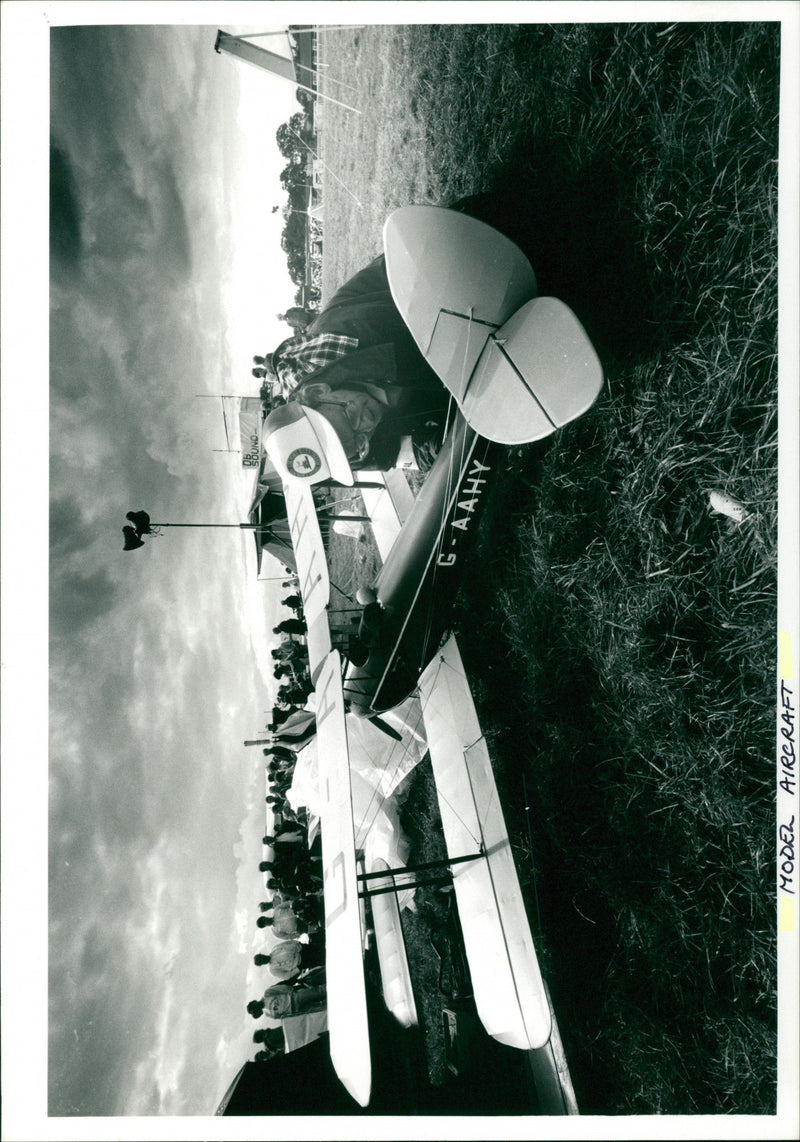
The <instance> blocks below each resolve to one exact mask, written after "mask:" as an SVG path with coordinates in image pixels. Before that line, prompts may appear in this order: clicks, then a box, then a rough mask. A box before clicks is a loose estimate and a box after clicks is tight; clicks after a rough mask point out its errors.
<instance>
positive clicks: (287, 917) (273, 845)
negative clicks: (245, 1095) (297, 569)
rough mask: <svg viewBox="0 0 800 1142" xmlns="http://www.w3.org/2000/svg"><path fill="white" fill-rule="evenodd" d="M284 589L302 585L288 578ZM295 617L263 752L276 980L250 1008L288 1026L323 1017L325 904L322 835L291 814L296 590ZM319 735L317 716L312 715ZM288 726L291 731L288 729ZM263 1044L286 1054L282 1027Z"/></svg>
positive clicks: (287, 629) (304, 683)
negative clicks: (296, 1020) (289, 1021)
mask: <svg viewBox="0 0 800 1142" xmlns="http://www.w3.org/2000/svg"><path fill="white" fill-rule="evenodd" d="M283 585H284V587H293V586H296V580H291V579H290V580H287V581H285V582H284V584H283ZM281 602H282V604H283V606H284V607H286V608H288V609H289V610H290V611H291V612H292V617H291V618H289V619H285V620H283V622H281V623H278V625H277V626H276V627H275V628H274V633H276V634H279V635H280V636H281V642H280V643H279V644H278V646H277V647H275V648H274V649H273V651H272V657H273V660H274V663H275V665H274V668H273V673H274V676H275V678H277V679H279V681H280V686H279V687H278V691H277V695H276V702H275V705H274V706H273V708H272V721H271V722H270V723H269V725H268V729H269V730H270V732H271V734H272V740H271V742H270V744H269V746H268V747H267V748H265V749H264V750H263V753H264V756H265V758H266V759H268V760H267V763H266V776H267V794H266V803H267V804H268V805H269V806H270V809H271V817H272V821H273V825H272V831H271V832H270V833H267V834H265V835H264V836H263V837H262V843H263V845H264V847H265V848H266V849H267V850H268V853H269V855H268V856H267V857H266V858H265V859H264V860H262V861H260V863H259V866H258V867H259V871H260V872H262V873H264V874H265V884H266V888H267V891H268V892H269V899H267V900H263V901H261V903H260V904H259V912H260V915H259V916H258V918H257V920H256V924H257V927H258V928H259V929H260V930H262V931H264V933H265V935H266V934H267V933H269V934H271V936H272V937H273V940H275V938H276V937H277V939H276V940H275V942H273V943H272V944H271V946H270V947H269V949H268V950H267V951H264V952H259V953H257V954H256V955H255V957H254V963H255V965H256V967H265V968H267V969H268V971H269V973H270V975H271V976H272V978H273V979H274V980H275V981H276V982H275V983H273V984H271V985H270V986H268V987H267V988H266V990H265V991H264V993H263V995H262V996H261V998H260V999H253V1000H251V1001H250V1002H249V1003H248V1004H247V1011H248V1013H249V1014H250V1015H252V1017H253V1018H254V1019H261V1018H262V1017H267V1018H270V1019H276V1020H283V1019H288V1018H291V1017H293V1016H296V1015H307V1014H311V1013H314V1012H320V1011H324V1010H325V1007H326V990H325V967H324V965H325V934H324V930H325V923H324V906H323V899H322V887H323V878H322V849H321V842H320V838H319V836H317V837H315V838H314V839H313V840H312V842H311V843H309V839H308V820H307V816H306V812H305V810H304V809H302V808H297V809H295V808H293V807H292V805H291V804H290V803H289V801H288V798H287V793H288V790H289V788H290V786H291V784H292V780H293V777H294V769H295V763H296V761H297V752H296V749H297V746H298V745H299V744H301V742H302V741H303V740H306V738H307V736H308V735H307V734H302V733H301V734H300V735H299V737H298V734H297V733H296V732H292V730H293V729H294V728H295V725H294V723H293V722H292V716H293V715H296V714H298V713H300V712H301V711H302V710H303V708H304V706H305V704H306V702H307V700H308V697H309V695H310V693H311V691H312V685H311V678H310V673H309V664H308V653H307V650H306V646H305V641H304V639H303V636H304V635H305V633H306V625H305V620H304V617H303V604H302V599H301V597H300V595H299V593H297V591H296V590H295V591H294V592H293V593H291V594H289V595H287V596H286V597H285V598H284V599H282V600H281ZM308 720H309V731H310V732H313V716H312V715H309V719H308ZM287 723H289V725H288V726H287ZM253 1041H254V1043H257V1044H259V1045H260V1050H259V1051H258V1052H257V1053H256V1056H255V1058H256V1059H267V1058H271V1057H272V1056H273V1055H275V1054H278V1053H281V1052H282V1051H283V1049H284V1038H283V1031H282V1029H281V1028H270V1027H267V1028H264V1027H261V1028H259V1029H258V1030H257V1031H256V1032H255V1033H254V1035H253Z"/></svg>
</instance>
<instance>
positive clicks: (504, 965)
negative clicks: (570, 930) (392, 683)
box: [419, 638, 551, 1050]
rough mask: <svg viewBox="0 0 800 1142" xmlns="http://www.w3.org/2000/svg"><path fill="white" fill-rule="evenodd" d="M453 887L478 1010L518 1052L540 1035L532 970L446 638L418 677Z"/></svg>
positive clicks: (463, 686)
mask: <svg viewBox="0 0 800 1142" xmlns="http://www.w3.org/2000/svg"><path fill="white" fill-rule="evenodd" d="M419 690H420V696H421V699H422V709H423V716H424V720H425V731H426V734H427V737H428V747H429V749H430V755H431V762H432V765H433V774H434V779H435V781H436V789H437V793H438V796H439V808H440V811H441V816H442V826H443V829H444V835H445V841H446V843H447V852H448V855H449V856H450V857H460V856H466V855H469V854H470V853H474V852H476V851H478V849H479V846H483V852H484V857H483V858H481V859H478V860H473V861H469V862H465V863H463V864H456V865H454V866H453V886H454V889H455V894H456V901H457V904H458V911H459V916H460V918H461V927H462V930H463V933H464V945H465V949H466V953H467V960H468V962H469V969H470V975H471V977H472V986H473V992H474V997H475V1004H476V1007H477V1009H478V1014H479V1016H480V1018H481V1022H482V1023H483V1025H484V1027H485V1028H486V1030H487V1031H488V1032H489V1034H490V1035H492V1036H493V1037H494V1038H495V1039H498V1040H499V1041H500V1042H501V1043H505V1044H507V1045H508V1046H512V1047H519V1048H521V1049H523V1050H533V1049H536V1048H539V1047H542V1046H543V1045H544V1044H545V1043H546V1042H547V1041H548V1039H549V1037H550V1031H551V1015H550V1007H549V1004H548V1001H547V994H546V991H545V988H544V983H543V981H542V976H541V973H540V970H539V963H538V959H537V956H536V949H535V947H534V944H533V938H532V936H531V931H530V925H529V924H528V917H527V914H526V911H525V904H524V901H523V899H522V893H521V891H520V886H519V880H518V878H517V872H516V868H515V867H514V858H513V855H512V852H511V845H510V842H509V839H508V833H507V831H506V826H505V821H504V820H503V813H502V809H501V808H500V801H499V797H498V793H497V787H496V785H495V782H494V776H493V774H492V767H491V762H490V760H489V753H488V750H487V748H486V741H485V739H484V737H483V735H482V733H481V728H480V724H479V722H478V717H477V714H476V712H475V706H474V704H473V702H472V695H471V694H470V690H469V685H468V683H467V678H466V674H465V672H464V666H463V663H462V661H461V656H460V654H459V653H458V648H457V646H456V642H455V639H454V638H450V639H449V640H448V641H447V643H446V644H445V646H444V647H443V648H442V650H441V651H440V652H439V653H438V654H437V655H436V657H435V658H434V659H433V661H432V662H431V663H430V664H429V665H428V666H427V667H426V669H425V670H424V672H423V673H422V675H421V677H420V681H419Z"/></svg>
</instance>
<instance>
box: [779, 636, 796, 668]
mask: <svg viewBox="0 0 800 1142" xmlns="http://www.w3.org/2000/svg"><path fill="white" fill-rule="evenodd" d="M778 660H779V662H780V672H781V678H791V677H792V676H793V674H794V667H793V663H792V636H791V634H790V633H789V631H788V630H779V631H778Z"/></svg>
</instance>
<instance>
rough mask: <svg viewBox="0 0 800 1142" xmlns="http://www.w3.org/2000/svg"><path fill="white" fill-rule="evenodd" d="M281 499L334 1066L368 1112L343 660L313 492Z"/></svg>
mask: <svg viewBox="0 0 800 1142" xmlns="http://www.w3.org/2000/svg"><path fill="white" fill-rule="evenodd" d="M284 493H285V496H286V509H287V515H288V519H289V527H290V532H291V537H292V543H293V546H294V551H295V556H296V560H297V574H298V579H299V583H300V594H301V596H302V599H303V610H304V613H305V618H306V625H307V628H308V633H307V636H306V644H307V649H308V657H309V664H310V667H311V677H312V679H313V681H314V684H315V692H316V723H317V724H316V733H317V738H316V745H317V754H318V758H319V787H320V799H319V814H320V826H321V833H322V867H323V876H324V903H325V975H326V982H327V992H328V995H327V1001H328V1031H329V1034H330V1052H331V1061H332V1062H333V1065H334V1068H335V1070H336V1073H337V1075H338V1076H339V1078H340V1079H341V1081H342V1083H343V1084H344V1086H345V1087H346V1089H347V1090H348V1091H349V1092H350V1094H351V1095H352V1096H353V1098H354V1099H355V1100H356V1102H357V1103H359V1105H360V1106H366V1105H367V1104H368V1103H369V1099H370V1091H371V1086H372V1062H371V1057H370V1046H369V1025H368V1022H367V997H366V989H365V982H364V962H363V950H364V943H363V934H362V925H361V907H360V901H359V896H358V880H357V877H356V853H355V834H354V829H353V804H352V792H351V786H350V763H349V756H348V745H347V726H346V722H345V708H344V695H343V693H342V670H341V661H340V657H339V653H338V651H335V650H331V638H330V627H329V625H328V611H327V607H328V603H329V600H330V579H329V575H328V565H327V561H326V558H325V548H324V545H323V542H322V535H321V533H320V528H319V520H318V518H317V513H316V510H315V507H314V499H313V496H312V491H311V487H310V486H307V485H302V484H298V483H296V482H291V483H290V482H289V481H286V482H285V484H284Z"/></svg>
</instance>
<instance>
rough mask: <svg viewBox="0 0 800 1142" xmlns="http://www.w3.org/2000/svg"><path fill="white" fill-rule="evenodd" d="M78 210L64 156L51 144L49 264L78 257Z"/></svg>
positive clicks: (65, 262)
mask: <svg viewBox="0 0 800 1142" xmlns="http://www.w3.org/2000/svg"><path fill="white" fill-rule="evenodd" d="M81 246H82V243H81V211H80V205H79V202H78V193H77V187H76V185H75V178H74V175H73V173H72V167H71V165H70V161H69V158H68V157H67V155H66V154H65V153H64V152H63V151H62V150H60V149H59V148H58V147H56V146H53V145H51V147H50V255H51V258H52V259H53V262H52V265H53V267H54V268H58V267H59V266H60V265H62V264H63V265H66V266H76V265H77V263H78V262H79V261H80V257H81V252H82V250H81Z"/></svg>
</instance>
